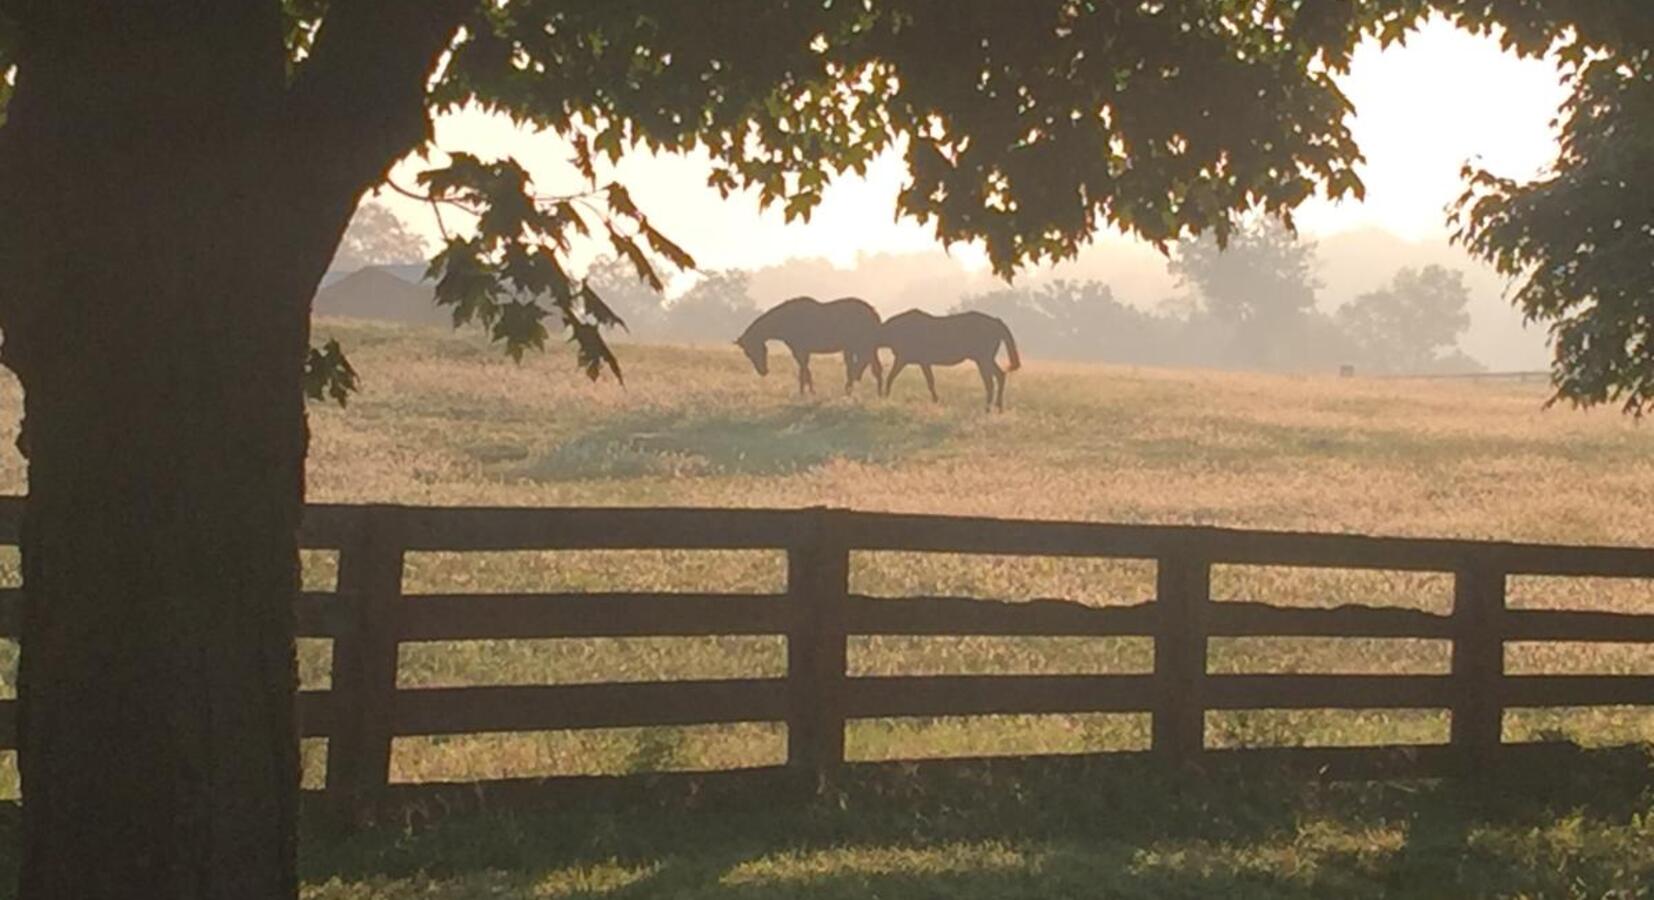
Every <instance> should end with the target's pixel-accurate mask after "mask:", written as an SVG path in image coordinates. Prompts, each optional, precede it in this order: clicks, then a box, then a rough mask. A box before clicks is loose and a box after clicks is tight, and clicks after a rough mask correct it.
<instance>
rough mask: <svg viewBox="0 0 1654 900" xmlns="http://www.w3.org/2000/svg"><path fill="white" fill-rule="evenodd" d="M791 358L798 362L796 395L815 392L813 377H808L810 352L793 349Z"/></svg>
mask: <svg viewBox="0 0 1654 900" xmlns="http://www.w3.org/2000/svg"><path fill="white" fill-rule="evenodd" d="M793 359H794V360H795V361H797V362H798V395H799V396H800V397H802V396H804V394H805V393H806V392H808V393H811V394H813V393H815V390H816V386H815V379H814V378H811V377H810V354H808V353H800V352H799V351H797V350H794V351H793Z"/></svg>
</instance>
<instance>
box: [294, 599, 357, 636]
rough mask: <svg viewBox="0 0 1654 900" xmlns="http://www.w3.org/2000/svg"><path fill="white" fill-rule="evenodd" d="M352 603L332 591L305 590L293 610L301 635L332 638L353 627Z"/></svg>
mask: <svg viewBox="0 0 1654 900" xmlns="http://www.w3.org/2000/svg"><path fill="white" fill-rule="evenodd" d="M351 609H352V606H351V603H350V601H349V599H348V598H343V597H341V596H339V595H338V594H336V593H333V592H332V591H305V592H304V593H302V594H300V595H299V599H298V602H297V603H296V604H295V606H294V608H293V611H294V613H295V614H296V616H297V619H298V629H299V630H298V635H299V637H310V638H330V637H335V636H337V635H339V634H342V633H344V631H345V630H347V629H349V628H350V627H351Z"/></svg>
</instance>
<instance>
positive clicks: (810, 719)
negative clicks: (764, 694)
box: [787, 509, 850, 778]
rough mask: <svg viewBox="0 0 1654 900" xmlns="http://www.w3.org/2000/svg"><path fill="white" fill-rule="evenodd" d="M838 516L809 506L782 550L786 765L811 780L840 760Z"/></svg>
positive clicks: (841, 558)
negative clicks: (788, 626)
mask: <svg viewBox="0 0 1654 900" xmlns="http://www.w3.org/2000/svg"><path fill="white" fill-rule="evenodd" d="M845 527H846V526H845V522H844V516H843V514H842V513H839V512H834V511H831V510H824V509H823V510H814V511H812V512H811V513H810V518H809V519H808V528H807V530H805V531H803V532H802V533H800V534H799V535H798V537H799V541H798V543H796V544H795V545H794V546H792V547H790V548H788V550H787V597H788V603H789V605H790V606H791V607H792V610H793V620H792V630H791V631H790V632H789V633H788V635H787V764H788V765H790V766H792V767H793V768H795V769H799V770H801V771H805V772H809V773H811V774H812V775H814V776H815V777H817V778H821V777H827V776H830V775H831V774H832V772H833V771H834V770H835V769H837V768H838V766H839V765H840V764H841V763H843V762H844V719H845V716H846V712H845V702H846V701H845V690H846V689H845V684H844V682H845V675H846V672H847V663H846V659H847V653H848V648H847V641H846V638H845V615H846V611H847V610H846V607H847V606H848V600H849V591H850V551H849V550H847V549H846V548H845V543H844V542H845V540H846V538H847V534H846V530H845Z"/></svg>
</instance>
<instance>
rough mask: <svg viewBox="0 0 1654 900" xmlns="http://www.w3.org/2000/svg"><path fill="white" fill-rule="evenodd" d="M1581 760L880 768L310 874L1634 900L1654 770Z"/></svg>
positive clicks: (326, 843) (664, 889)
mask: <svg viewBox="0 0 1654 900" xmlns="http://www.w3.org/2000/svg"><path fill="white" fill-rule="evenodd" d="M1585 760H1586V762H1585V764H1583V765H1581V766H1578V767H1575V768H1573V769H1572V770H1570V771H1566V772H1556V771H1536V770H1515V769H1513V770H1507V771H1504V772H1503V773H1501V774H1500V775H1498V776H1497V777H1490V778H1487V779H1483V780H1480V781H1477V782H1475V783H1460V782H1451V781H1404V782H1403V781H1397V782H1349V783H1316V782H1312V781H1305V780H1304V779H1303V778H1302V777H1301V776H1296V777H1295V776H1291V775H1288V774H1285V773H1281V774H1259V773H1258V772H1257V771H1256V770H1255V769H1248V770H1246V771H1244V772H1243V771H1242V770H1238V769H1234V770H1223V769H1211V770H1206V771H1202V772H1194V771H1188V772H1168V771H1166V770H1164V769H1161V768H1158V767H1155V766H1153V765H1152V764H1147V763H1131V764H1115V763H1108V762H1103V763H1097V764H1089V763H1088V764H1083V765H1061V766H1051V767H1039V766H1023V767H1019V768H1015V769H1011V770H1005V769H1000V768H995V767H989V766H982V767H970V768H963V769H955V770H948V771H947V772H946V773H943V772H936V771H926V772H922V773H917V772H903V771H902V770H900V769H899V768H883V769H874V770H865V771H862V772H860V773H858V774H855V775H853V776H852V777H851V779H850V780H849V781H847V782H846V783H844V784H841V785H840V786H839V787H838V788H837V789H835V790H832V791H830V792H818V793H816V794H814V795H813V796H811V797H810V798H808V799H799V798H794V799H787V800H783V799H781V798H779V797H777V796H750V795H749V796H716V795H708V796H697V797H694V798H693V799H690V800H687V801H673V802H670V803H665V802H646V801H636V800H634V801H632V802H628V803H618V802H617V803H611V804H608V805H602V806H591V805H586V806H581V807H579V808H568V809H563V810H559V811H536V812H531V813H521V812H518V813H513V812H507V811H503V810H501V811H493V812H483V813H478V814H472V815H468V816H464V817H456V818H451V819H445V820H441V821H438V822H437V823H435V824H428V825H419V826H414V825H404V826H403V827H397V828H385V829H379V830H376V831H370V832H367V833H362V834H359V835H356V836H354V837H350V838H346V839H335V838H326V839H321V838H319V837H318V838H315V839H312V840H309V841H308V842H307V843H306V845H305V853H304V870H305V871H304V874H305V879H306V882H307V884H309V885H311V887H310V888H309V889H308V892H307V896H308V897H311V898H314V900H343V898H366V897H373V898H390V897H403V896H409V897H411V896H444V897H460V898H464V897H470V896H477V897H482V896H490V897H494V896H545V897H611V898H641V897H673V898H680V897H681V898H700V897H728V898H760V897H799V898H821V900H829V898H831V900H839V898H844V900H849V898H862V897H870V896H879V897H938V898H941V897H948V898H962V900H979V898H980V900H986V898H1036V897H1037V898H1046V897H1075V898H1078V897H1096V896H1108V897H1144V898H1149V897H1154V898H1165V897H1191V898H1192V897H1208V896H1222V897H1260V898H1262V897H1321V896H1372V897H1382V896H1510V895H1527V896H1547V897H1548V896H1578V897H1584V896H1592V897H1604V896H1626V897H1630V896H1636V894H1635V893H1634V891H1635V890H1637V889H1638V887H1639V885H1642V884H1645V883H1647V882H1648V881H1649V880H1650V879H1651V878H1654V813H1651V804H1654V796H1651V794H1650V791H1649V778H1648V776H1649V766H1648V763H1647V760H1646V758H1645V757H1643V756H1641V755H1640V754H1625V753H1619V754H1611V755H1596V754H1592V755H1588V756H1587V757H1585ZM1621 891H1623V892H1624V893H1623V894H1620V893H1616V892H1621Z"/></svg>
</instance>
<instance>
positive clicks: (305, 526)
mask: <svg viewBox="0 0 1654 900" xmlns="http://www.w3.org/2000/svg"><path fill="white" fill-rule="evenodd" d="M375 508H379V509H383V507H374V506H359V505H354V504H342V503H311V504H307V505H306V506H305V508H304V521H302V522H301V523H300V524H299V546H300V547H303V548H304V549H306V550H338V549H340V548H342V547H344V546H345V545H346V544H348V543H350V542H351V541H352V540H354V539H355V538H356V535H357V534H359V533H360V532H361V530H362V527H363V526H362V520H363V519H364V518H365V517H366V516H367V515H368V510H370V509H375Z"/></svg>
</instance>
